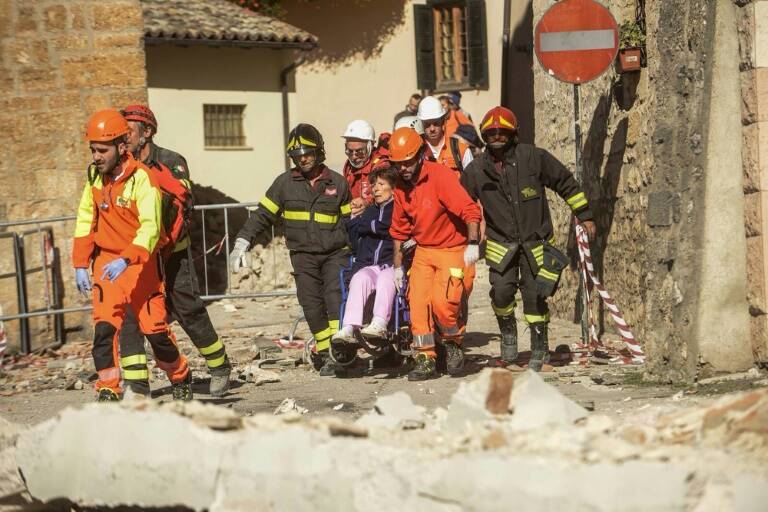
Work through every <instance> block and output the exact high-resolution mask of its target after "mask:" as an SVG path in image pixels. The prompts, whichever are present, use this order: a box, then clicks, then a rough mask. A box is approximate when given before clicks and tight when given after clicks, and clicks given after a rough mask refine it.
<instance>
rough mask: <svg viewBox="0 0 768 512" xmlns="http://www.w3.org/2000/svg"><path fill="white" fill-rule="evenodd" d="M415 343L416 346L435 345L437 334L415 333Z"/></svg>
mask: <svg viewBox="0 0 768 512" xmlns="http://www.w3.org/2000/svg"><path fill="white" fill-rule="evenodd" d="M413 345H414V346H415V347H433V346H434V345H435V335H434V334H433V333H431V332H430V333H429V334H414V335H413Z"/></svg>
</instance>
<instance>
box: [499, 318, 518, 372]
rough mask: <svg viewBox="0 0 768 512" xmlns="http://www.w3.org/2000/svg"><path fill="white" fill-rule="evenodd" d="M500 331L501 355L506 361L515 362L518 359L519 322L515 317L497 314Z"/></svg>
mask: <svg viewBox="0 0 768 512" xmlns="http://www.w3.org/2000/svg"><path fill="white" fill-rule="evenodd" d="M496 320H498V322H499V331H500V332H501V357H500V359H501V360H502V361H504V362H506V363H513V362H514V361H515V360H516V359H517V323H515V317H514V316H513V315H510V316H497V317H496Z"/></svg>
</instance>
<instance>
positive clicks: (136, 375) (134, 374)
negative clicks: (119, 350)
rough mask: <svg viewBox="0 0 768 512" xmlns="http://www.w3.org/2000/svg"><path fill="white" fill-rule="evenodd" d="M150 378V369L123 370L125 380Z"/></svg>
mask: <svg viewBox="0 0 768 512" xmlns="http://www.w3.org/2000/svg"><path fill="white" fill-rule="evenodd" d="M148 378H149V371H148V370H123V379H125V380H147V379H148Z"/></svg>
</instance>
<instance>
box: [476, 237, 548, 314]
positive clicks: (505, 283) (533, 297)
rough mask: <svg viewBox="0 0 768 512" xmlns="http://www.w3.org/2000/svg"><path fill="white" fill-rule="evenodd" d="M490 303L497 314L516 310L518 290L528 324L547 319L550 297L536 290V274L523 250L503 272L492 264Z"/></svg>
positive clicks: (512, 312)
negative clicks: (539, 293) (542, 295)
mask: <svg viewBox="0 0 768 512" xmlns="http://www.w3.org/2000/svg"><path fill="white" fill-rule="evenodd" d="M489 280H490V282H491V292H490V296H491V306H492V307H493V311H494V313H496V315H497V316H502V317H503V316H510V315H512V314H514V307H515V295H516V294H517V290H520V293H521V295H522V297H523V313H524V314H525V320H526V322H528V323H529V324H534V323H541V322H548V321H549V306H548V305H547V300H546V299H545V298H543V297H540V296H539V295H538V293H537V292H536V277H535V276H534V275H533V271H532V270H531V266H530V264H529V263H528V260H527V259H526V257H525V253H524V252H523V251H522V250H518V252H517V254H515V256H514V257H513V258H512V261H511V262H510V264H509V266H508V267H507V268H506V270H504V272H499V271H497V270H494V269H493V268H489Z"/></svg>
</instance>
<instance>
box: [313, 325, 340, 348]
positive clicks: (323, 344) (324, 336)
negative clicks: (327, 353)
mask: <svg viewBox="0 0 768 512" xmlns="http://www.w3.org/2000/svg"><path fill="white" fill-rule="evenodd" d="M338 326H339V321H338V320H336V328H337V329H338ZM312 334H313V335H314V336H315V348H316V349H317V350H318V351H322V350H327V349H328V348H329V347H330V346H331V336H333V334H334V331H332V330H331V328H330V327H326V328H325V329H323V330H322V331H318V332H314V333H312Z"/></svg>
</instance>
